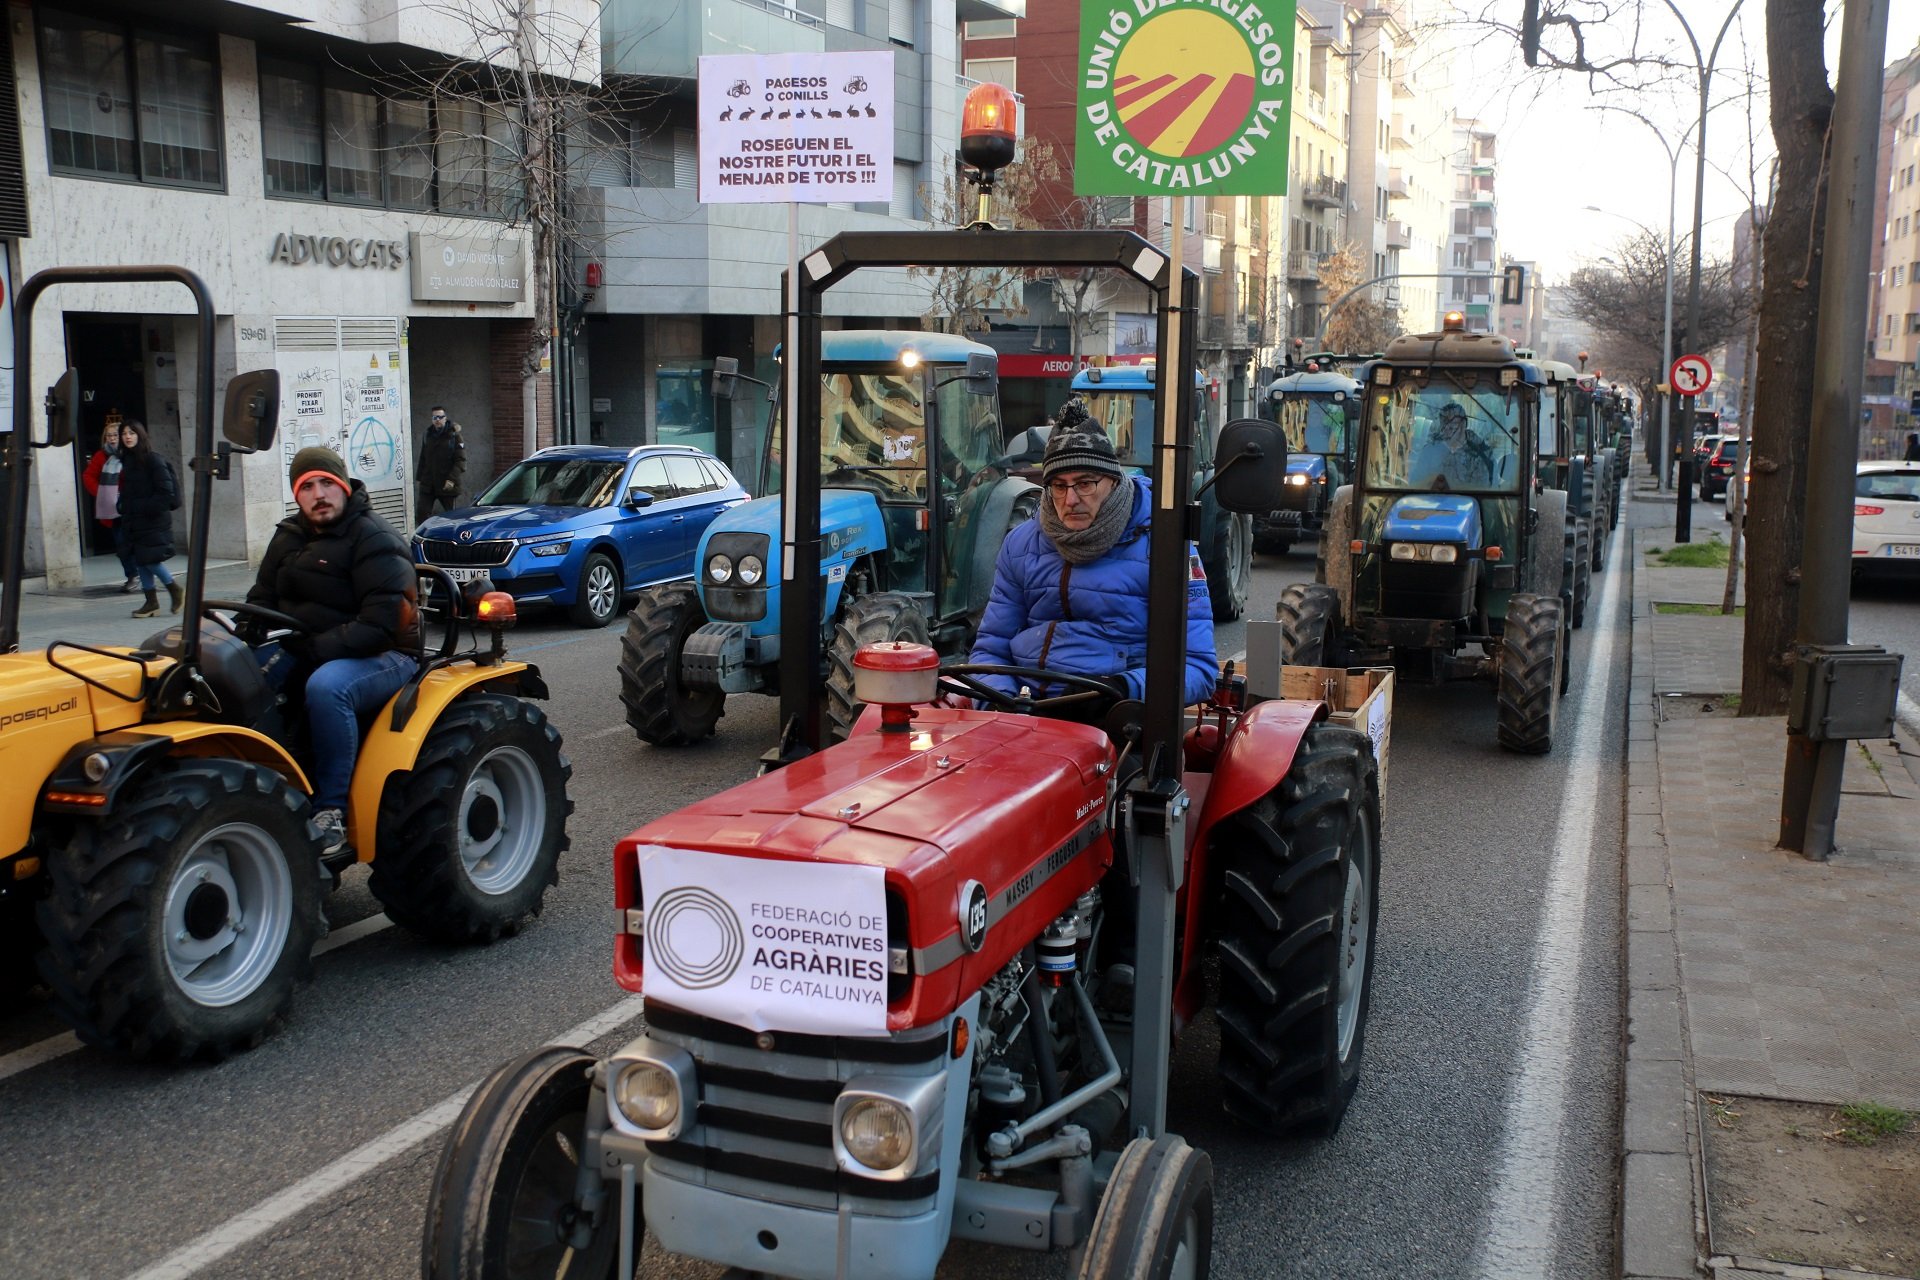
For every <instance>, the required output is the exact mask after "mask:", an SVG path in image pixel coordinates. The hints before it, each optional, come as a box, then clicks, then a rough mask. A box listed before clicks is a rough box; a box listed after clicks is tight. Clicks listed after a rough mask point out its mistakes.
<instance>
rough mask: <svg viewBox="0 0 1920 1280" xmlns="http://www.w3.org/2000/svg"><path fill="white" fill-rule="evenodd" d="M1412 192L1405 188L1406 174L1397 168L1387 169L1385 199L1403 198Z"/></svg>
mask: <svg viewBox="0 0 1920 1280" xmlns="http://www.w3.org/2000/svg"><path fill="white" fill-rule="evenodd" d="M1412 194H1413V193H1412V192H1411V191H1409V190H1407V175H1406V174H1404V173H1401V172H1400V171H1399V170H1398V169H1390V170H1388V171H1387V199H1389V200H1405V199H1406V198H1407V197H1408V196H1410V195H1412Z"/></svg>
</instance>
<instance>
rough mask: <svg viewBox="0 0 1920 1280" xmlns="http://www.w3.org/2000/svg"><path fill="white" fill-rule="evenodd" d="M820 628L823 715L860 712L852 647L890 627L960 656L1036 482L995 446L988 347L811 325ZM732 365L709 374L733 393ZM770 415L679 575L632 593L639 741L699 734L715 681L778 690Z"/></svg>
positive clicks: (838, 720) (631, 662) (628, 654)
mask: <svg viewBox="0 0 1920 1280" xmlns="http://www.w3.org/2000/svg"><path fill="white" fill-rule="evenodd" d="M821 342H822V352H821V354H822V366H821V375H820V380H821V386H820V437H821V447H820V456H819V460H818V466H819V468H820V479H821V484H822V486H823V487H822V490H821V494H820V539H821V545H820V573H821V577H822V587H823V590H822V593H821V596H822V600H823V602H824V607H823V610H822V612H821V617H820V626H821V637H822V643H821V648H822V651H823V652H824V653H825V655H826V663H825V669H824V670H823V671H822V672H821V673H820V678H821V679H822V681H823V682H824V684H825V687H826V691H827V716H828V727H829V730H830V732H831V733H832V734H833V737H834V738H835V739H836V740H838V739H840V738H843V737H845V736H846V734H847V732H848V731H849V730H850V729H851V728H852V727H853V722H854V720H855V719H856V718H857V717H858V716H859V713H860V707H861V704H860V702H859V700H858V699H857V698H856V697H855V696H854V691H853V655H854V653H855V652H856V651H857V650H858V649H859V648H860V646H862V645H866V644H874V643H878V642H882V641H887V640H911V641H916V642H919V643H922V644H931V645H933V647H934V648H935V649H937V650H938V651H939V652H940V653H942V654H948V655H951V654H956V653H964V652H965V651H966V649H967V647H968V645H969V644H970V643H971V642H972V639H973V633H974V629H975V627H976V626H977V625H978V623H979V619H980V614H981V612H982V611H983V610H985V608H986V605H987V596H988V594H989V593H990V592H991V590H992V588H993V563H994V558H995V557H996V556H997V555H998V554H999V551H1000V544H1001V542H1002V541H1003V540H1004V539H1005V538H1006V535H1007V531H1008V530H1009V529H1011V528H1012V527H1013V526H1015V525H1017V524H1019V523H1020V522H1021V521H1023V520H1025V519H1027V518H1028V517H1030V516H1031V515H1032V514H1033V512H1034V510H1035V509H1036V507H1037V506H1038V503H1039V496H1040V491H1039V488H1038V486H1036V485H1034V484H1033V483H1032V482H1030V481H1028V480H1024V479H1021V478H1019V477H1017V476H1015V475H1013V474H1011V472H1010V471H1009V469H1008V466H1007V463H1006V460H1005V458H1004V457H1003V455H1002V446H1001V441H1002V431H1001V426H1000V416H999V375H998V357H997V356H996V355H995V354H994V352H993V350H992V348H990V347H986V346H983V345H981V344H980V343H977V342H971V341H968V340H967V339H965V338H961V337H957V336H954V335H950V334H940V333H919V332H912V331H905V330H847V331H843V332H837V333H826V334H823V335H822V336H821ZM738 377H742V375H731V374H728V373H726V372H717V373H716V378H715V381H716V387H715V391H716V394H717V395H718V396H720V397H721V398H731V396H732V394H733V390H734V388H733V382H734V380H735V379H736V378H738ZM781 439H782V435H781V430H780V423H779V420H778V419H777V418H772V419H770V421H769V424H768V442H769V447H768V448H767V449H766V450H765V451H764V452H763V463H762V468H763V474H762V477H761V481H760V483H759V484H758V485H757V486H756V489H755V491H756V492H758V493H761V494H765V495H768V496H765V497H759V498H755V499H754V500H752V501H751V502H746V503H742V504H741V505H739V506H736V507H733V508H731V509H729V510H727V511H726V512H723V513H722V514H721V515H720V516H718V517H717V518H715V520H714V521H713V522H712V523H711V524H709V525H708V526H707V529H706V532H705V533H704V534H703V535H702V536H701V538H700V542H699V548H698V551H697V553H696V554H695V557H694V577H693V580H692V581H691V582H687V581H682V582H674V583H666V584H662V585H659V586H655V587H651V588H649V589H647V590H645V591H643V592H642V593H641V594H640V598H639V600H638V602H637V603H636V604H635V605H634V607H633V611H632V612H631V613H630V614H629V615H628V618H627V630H626V634H625V636H624V637H622V639H621V644H620V701H621V702H622V704H624V705H625V707H626V712H627V723H628V724H629V725H631V726H632V727H633V730H634V732H635V733H636V734H638V735H639V736H640V738H641V740H642V741H645V742H648V743H651V744H653V745H654V746H684V745H686V744H688V743H693V742H698V741H700V740H701V739H703V738H706V737H708V736H710V735H711V734H712V733H713V732H714V728H715V726H716V724H717V723H718V721H719V719H720V716H721V714H722V713H723V710H724V708H725V704H726V699H727V695H728V694H740V693H762V694H773V695H777V694H778V693H779V692H780V689H779V660H780V644H781V634H780V590H779V588H780V566H779V564H778V562H777V561H776V560H775V558H774V557H775V551H776V550H777V549H778V547H779V546H780V541H781V537H780V535H781V501H780V496H779V491H780V475H779V469H780V467H781V465H782V464H783V461H784V460H783V458H782V457H781V452H780V444H779V442H780V440H781Z"/></svg>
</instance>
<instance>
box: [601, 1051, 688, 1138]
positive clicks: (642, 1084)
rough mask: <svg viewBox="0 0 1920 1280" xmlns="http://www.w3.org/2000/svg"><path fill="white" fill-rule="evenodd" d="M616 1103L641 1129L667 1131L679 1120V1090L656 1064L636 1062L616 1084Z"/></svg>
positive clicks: (614, 1092) (666, 1073) (669, 1072)
mask: <svg viewBox="0 0 1920 1280" xmlns="http://www.w3.org/2000/svg"><path fill="white" fill-rule="evenodd" d="M613 1103H614V1105H615V1106H617V1107H619V1108H620V1114H621V1115H624V1116H625V1117H626V1118H627V1119H629V1120H631V1121H633V1123H634V1125H635V1126H636V1127H638V1128H641V1129H666V1128H669V1127H671V1126H672V1124H673V1122H674V1121H675V1120H678V1119H679V1118H680V1088H679V1085H678V1083H677V1082H676V1081H675V1080H674V1078H673V1073H672V1072H671V1071H668V1070H667V1069H666V1068H665V1067H663V1066H661V1065H660V1064H659V1063H657V1062H636V1063H634V1064H632V1065H631V1066H629V1067H627V1068H626V1069H625V1070H623V1071H622V1072H621V1073H620V1078H619V1079H618V1080H617V1081H615V1082H614V1086H613Z"/></svg>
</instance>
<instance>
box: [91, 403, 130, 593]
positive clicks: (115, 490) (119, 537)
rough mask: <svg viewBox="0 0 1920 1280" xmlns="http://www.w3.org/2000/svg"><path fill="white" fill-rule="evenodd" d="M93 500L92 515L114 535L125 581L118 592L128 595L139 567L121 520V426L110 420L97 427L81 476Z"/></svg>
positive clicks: (114, 548)
mask: <svg viewBox="0 0 1920 1280" xmlns="http://www.w3.org/2000/svg"><path fill="white" fill-rule="evenodd" d="M80 483H81V484H83V485H85V486H86V490H87V494H88V496H89V497H91V498H92V499H93V518H94V519H95V520H96V521H98V522H99V525H100V527H101V528H103V529H105V530H106V531H107V533H108V535H109V536H111V537H112V538H113V553H114V555H116V556H118V557H119V558H120V572H122V573H123V574H125V575H126V578H127V580H126V581H125V582H123V583H121V584H120V594H121V595H123V596H130V595H132V594H133V588H134V586H135V584H136V583H138V582H139V580H140V569H139V566H137V565H136V564H134V562H133V552H132V551H131V550H129V549H128V547H127V539H126V530H125V528H124V527H123V526H122V523H121V520H120V426H119V424H118V423H113V424H111V425H109V426H106V427H102V428H101V430H100V447H99V448H98V449H95V450H94V451H93V456H92V457H91V458H89V459H87V470H86V473H85V474H84V475H82V476H81V477H80Z"/></svg>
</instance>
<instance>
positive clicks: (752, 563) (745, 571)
mask: <svg viewBox="0 0 1920 1280" xmlns="http://www.w3.org/2000/svg"><path fill="white" fill-rule="evenodd" d="M736 572H738V573H739V575H740V585H741V586H744V587H757V586H759V585H760V580H761V579H762V578H764V577H766V576H767V566H766V565H765V564H763V563H762V562H761V560H760V557H759V556H741V557H740V567H739V569H738V570H736Z"/></svg>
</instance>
